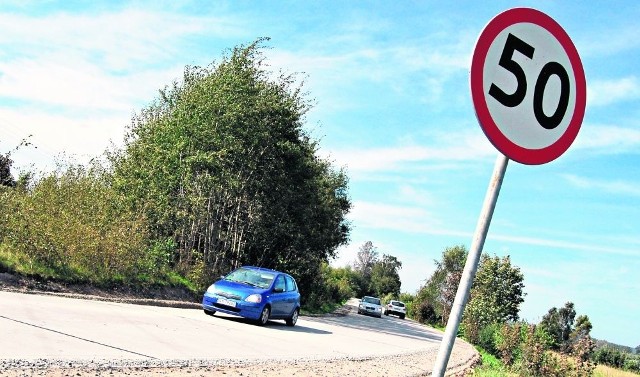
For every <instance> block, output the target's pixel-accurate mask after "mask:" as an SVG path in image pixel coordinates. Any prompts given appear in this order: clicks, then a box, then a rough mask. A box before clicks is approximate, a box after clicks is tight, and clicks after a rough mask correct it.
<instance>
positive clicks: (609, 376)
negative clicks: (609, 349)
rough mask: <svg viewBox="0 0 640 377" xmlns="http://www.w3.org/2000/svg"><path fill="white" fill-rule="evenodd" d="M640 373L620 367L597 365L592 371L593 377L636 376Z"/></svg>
mask: <svg viewBox="0 0 640 377" xmlns="http://www.w3.org/2000/svg"><path fill="white" fill-rule="evenodd" d="M638 376H640V375H638V374H635V373H631V372H627V371H624V370H620V369H615V368H610V367H608V366H604V365H598V366H597V367H596V369H595V370H594V371H593V377H638Z"/></svg>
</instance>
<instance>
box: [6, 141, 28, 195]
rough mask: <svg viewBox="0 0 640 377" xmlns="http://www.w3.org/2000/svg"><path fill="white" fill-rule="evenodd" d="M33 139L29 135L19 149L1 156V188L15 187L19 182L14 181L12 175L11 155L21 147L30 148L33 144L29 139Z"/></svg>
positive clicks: (21, 142) (19, 146)
mask: <svg viewBox="0 0 640 377" xmlns="http://www.w3.org/2000/svg"><path fill="white" fill-rule="evenodd" d="M30 137H31V135H29V136H28V137H27V138H25V139H22V140H21V141H20V143H19V144H18V146H17V147H15V148H14V149H13V150H12V151H9V152H7V153H5V154H0V186H5V187H15V186H16V184H17V182H16V181H15V180H14V179H13V176H12V175H11V166H12V165H13V160H12V159H11V154H12V153H13V152H15V151H17V150H19V149H20V148H21V147H25V146H29V145H31V143H30V142H29V141H28V139H29V138H30Z"/></svg>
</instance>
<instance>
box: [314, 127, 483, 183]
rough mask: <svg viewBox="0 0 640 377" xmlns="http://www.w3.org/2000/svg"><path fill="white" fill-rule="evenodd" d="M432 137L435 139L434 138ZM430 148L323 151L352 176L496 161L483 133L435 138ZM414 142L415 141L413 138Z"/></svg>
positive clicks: (408, 147)
mask: <svg viewBox="0 0 640 377" xmlns="http://www.w3.org/2000/svg"><path fill="white" fill-rule="evenodd" d="M432 136H433V135H432ZM434 139H435V140H430V141H429V143H430V146H424V145H417V144H411V145H401V146H394V147H382V148H367V149H354V148H349V149H344V150H337V151H335V150H334V151H330V152H327V151H323V153H325V154H327V155H329V158H331V159H334V160H335V161H336V163H337V165H339V166H346V167H347V168H348V170H349V172H350V173H352V174H356V175H357V174H358V173H362V172H388V171H398V170H403V169H406V168H407V167H408V166H409V168H411V165H410V164H411V163H430V162H431V163H432V162H438V163H446V164H450V163H455V162H467V161H474V162H475V161H478V160H483V159H491V158H495V156H496V150H495V149H494V148H493V146H491V144H490V143H489V141H488V140H487V138H486V137H485V136H484V135H483V134H482V133H481V132H470V131H463V132H458V133H455V132H454V133H452V134H448V135H435V136H434ZM413 140H414V141H415V138H413Z"/></svg>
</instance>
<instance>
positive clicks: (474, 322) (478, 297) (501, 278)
mask: <svg viewBox="0 0 640 377" xmlns="http://www.w3.org/2000/svg"><path fill="white" fill-rule="evenodd" d="M523 288H524V275H523V274H522V272H520V269H519V268H518V267H515V266H512V265H511V258H510V257H509V256H506V257H504V258H500V257H498V256H494V257H489V256H487V255H486V254H483V255H482V257H481V260H480V266H479V268H478V272H477V274H476V277H475V279H474V281H473V285H472V288H471V293H470V299H469V303H468V304H467V305H466V309H465V312H464V317H463V325H464V329H465V335H466V336H467V338H468V339H469V340H471V341H472V342H474V341H476V340H477V335H478V334H479V332H480V330H482V329H483V328H484V327H486V326H488V325H490V324H502V323H506V322H509V321H511V322H515V321H517V320H518V317H519V316H518V313H519V311H520V304H521V303H523V302H524V293H523Z"/></svg>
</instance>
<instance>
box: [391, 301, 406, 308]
mask: <svg viewBox="0 0 640 377" xmlns="http://www.w3.org/2000/svg"><path fill="white" fill-rule="evenodd" d="M391 305H393V306H399V307H401V308H404V303H402V302H400V301H391Z"/></svg>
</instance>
